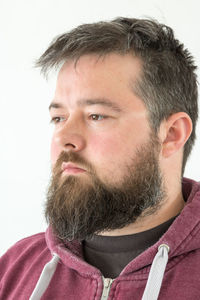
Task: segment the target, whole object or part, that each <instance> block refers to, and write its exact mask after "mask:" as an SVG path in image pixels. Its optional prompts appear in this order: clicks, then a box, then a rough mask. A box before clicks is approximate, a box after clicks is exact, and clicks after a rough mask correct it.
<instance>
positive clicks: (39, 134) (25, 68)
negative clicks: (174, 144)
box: [0, 0, 200, 254]
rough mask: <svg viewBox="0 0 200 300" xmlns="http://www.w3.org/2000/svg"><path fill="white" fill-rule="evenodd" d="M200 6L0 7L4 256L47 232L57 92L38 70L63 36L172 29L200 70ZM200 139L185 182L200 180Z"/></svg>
mask: <svg viewBox="0 0 200 300" xmlns="http://www.w3.org/2000/svg"><path fill="white" fill-rule="evenodd" d="M199 11H200V5H199V1H198V0H196V1H195V0H190V1H188V0H176V1H174V0H167V1H164V0H154V1H153V0H138V1H136V0H123V1H119V0H101V1H95V0H83V1H81V0H80V1H78V0H73V1H68V0H0V234H1V235H0V254H3V252H5V250H6V249H7V248H8V247H10V246H11V245H12V244H13V243H15V242H16V241H17V240H19V239H21V238H23V237H26V236H28V235H31V234H34V233H37V232H40V231H44V230H45V228H46V224H45V221H44V217H43V210H44V209H43V207H44V201H45V191H46V187H47V185H48V181H49V175H50V158H49V145H50V138H51V130H52V129H51V126H50V125H49V115H48V105H49V102H50V100H51V95H52V86H53V84H52V83H51V82H50V83H48V84H47V83H46V82H45V80H44V79H43V78H42V76H41V75H40V74H39V71H38V70H36V69H34V68H33V64H34V60H35V59H36V58H38V57H39V56H40V54H42V52H43V51H44V50H45V49H46V48H47V46H48V44H49V42H50V41H51V40H52V38H54V37H55V36H56V35H58V34H61V33H63V32H65V31H68V30H70V29H71V28H72V27H74V26H77V25H79V24H81V23H86V22H94V21H98V20H107V19H111V18H114V17H117V16H127V17H153V18H156V19H158V20H159V21H161V22H163V23H165V24H167V25H169V26H171V27H172V28H173V29H174V30H175V32H176V36H177V37H178V38H179V39H180V40H181V41H182V42H184V44H185V45H186V46H187V47H188V48H189V50H190V51H191V52H192V53H193V55H194V57H195V59H196V63H197V65H199V64H200V21H199ZM197 131H198V139H197V142H196V145H195V148H194V150H193V153H192V156H191V158H190V160H189V162H188V165H187V169H186V172H185V176H187V177H191V178H194V179H196V180H198V179H199V178H200V168H199V162H200V158H199V150H200V133H199V132H200V126H199V124H198V130H197Z"/></svg>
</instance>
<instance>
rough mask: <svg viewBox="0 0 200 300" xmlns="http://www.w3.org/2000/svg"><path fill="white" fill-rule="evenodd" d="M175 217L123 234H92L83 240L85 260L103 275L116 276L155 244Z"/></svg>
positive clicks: (107, 276)
mask: <svg viewBox="0 0 200 300" xmlns="http://www.w3.org/2000/svg"><path fill="white" fill-rule="evenodd" d="M174 220H175V217H174V218H172V219H170V220H168V221H167V222H165V223H163V224H160V225H159V226H157V227H154V228H152V229H150V230H147V231H143V232H140V233H136V234H130V235H123V236H101V235H94V236H93V238H92V239H91V240H85V241H84V242H83V251H84V257H85V260H86V261H87V262H88V263H89V264H91V265H93V266H95V267H96V268H98V269H99V270H100V271H101V272H102V274H103V276H104V277H106V278H116V277H117V276H118V275H119V274H120V273H121V271H122V270H123V269H124V267H125V266H126V265H127V264H128V263H129V262H130V261H131V260H133V259H134V258H135V257H136V256H138V255H139V254H141V253H142V252H143V251H145V250H146V249H147V248H148V247H150V246H152V245H153V244H155V243H156V242H157V241H158V240H159V239H160V237H161V236H162V235H163V234H164V233H165V232H166V231H167V229H168V228H169V227H170V225H171V224H172V223H173V221H174Z"/></svg>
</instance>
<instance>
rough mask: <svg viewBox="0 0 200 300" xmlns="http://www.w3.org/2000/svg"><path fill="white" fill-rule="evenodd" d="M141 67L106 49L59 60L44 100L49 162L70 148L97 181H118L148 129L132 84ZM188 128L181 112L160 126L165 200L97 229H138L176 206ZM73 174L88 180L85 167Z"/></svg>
mask: <svg viewBox="0 0 200 300" xmlns="http://www.w3.org/2000/svg"><path fill="white" fill-rule="evenodd" d="M141 72H142V64H141V62H140V60H139V59H138V58H136V57H133V56H132V55H123V56H122V55H118V54H110V55H107V56H106V57H104V58H98V57H97V56H95V55H85V56H83V57H81V58H80V59H79V60H78V62H77V64H76V66H75V63H74V61H69V62H66V63H65V64H64V65H63V67H62V68H61V70H60V72H59V75H58V79H57V86H56V91H55V96H54V99H53V101H52V103H51V105H50V114H51V118H52V122H54V124H55V130H54V134H53V137H52V144H51V161H52V166H54V165H55V163H56V161H57V159H58V157H59V155H60V153H61V152H62V151H66V152H68V151H73V152H76V153H77V154H79V156H80V157H82V158H83V159H85V160H87V161H88V162H90V163H91V165H92V166H93V168H95V172H96V173H97V174H98V177H99V178H100V179H101V180H102V182H104V183H109V184H111V185H113V186H114V185H118V184H120V182H121V181H122V180H123V177H124V176H125V175H126V174H125V172H126V170H127V166H128V165H130V164H132V161H131V158H132V157H134V155H136V153H137V149H139V148H140V147H141V146H142V145H144V144H145V143H146V141H148V140H149V137H150V133H151V128H150V126H149V122H148V112H147V109H146V107H145V105H144V103H143V102H142V100H141V99H140V98H139V97H137V96H136V95H134V92H133V89H132V85H133V84H134V82H135V81H136V80H137V78H139V76H140V74H141ZM102 102H103V103H102ZM191 130H192V122H191V120H190V118H189V116H188V115H187V114H186V113H183V112H179V113H176V114H173V115H171V116H170V118H169V119H168V120H164V121H163V122H162V124H161V126H160V129H159V132H158V138H159V140H160V144H161V150H160V154H159V157H158V160H159V165H160V169H161V172H162V177H163V179H164V185H165V189H166V191H167V199H166V201H165V202H164V204H163V205H162V206H161V208H160V209H159V211H157V212H156V213H155V214H154V215H150V216H147V217H144V218H141V219H140V218H139V219H138V220H137V221H136V222H135V223H133V224H130V225H128V226H126V227H124V228H121V229H116V230H113V231H108V232H103V233H102V234H104V235H123V234H132V233H136V232H141V231H144V230H147V229H150V228H153V227H155V226H157V225H159V224H161V223H163V222H165V221H166V220H168V219H169V218H171V217H173V216H175V215H177V214H178V213H179V212H180V211H181V210H182V208H183V207H184V200H183V197H182V192H181V163H182V155H183V146H184V144H185V142H186V141H187V139H188V137H189V136H190V133H191ZM77 166H78V167H81V166H79V165H77ZM69 172H70V171H69ZM69 172H68V173H67V172H66V173H65V174H64V176H68V175H69V174H70V173H69ZM70 175H72V174H70ZM73 176H82V180H86V181H87V180H89V177H88V175H87V172H80V173H79V172H78V173H75V174H74V173H73Z"/></svg>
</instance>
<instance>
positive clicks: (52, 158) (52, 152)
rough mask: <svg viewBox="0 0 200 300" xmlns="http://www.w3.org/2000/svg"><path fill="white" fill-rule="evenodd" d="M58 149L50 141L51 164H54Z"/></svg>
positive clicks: (58, 152)
mask: <svg viewBox="0 0 200 300" xmlns="http://www.w3.org/2000/svg"><path fill="white" fill-rule="evenodd" d="M59 154H60V149H59V147H58V146H57V145H56V144H55V143H54V142H53V141H52V143H51V164H52V165H54V164H55V163H56V161H57V159H58V157H59Z"/></svg>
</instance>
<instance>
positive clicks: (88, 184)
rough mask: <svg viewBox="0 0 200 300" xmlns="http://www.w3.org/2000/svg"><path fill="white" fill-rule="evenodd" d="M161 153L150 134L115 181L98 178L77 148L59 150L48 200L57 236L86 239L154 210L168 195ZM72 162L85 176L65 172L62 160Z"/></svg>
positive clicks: (48, 217)
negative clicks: (162, 169) (67, 174)
mask: <svg viewBox="0 0 200 300" xmlns="http://www.w3.org/2000/svg"><path fill="white" fill-rule="evenodd" d="M159 152H160V144H159V142H158V140H157V137H156V136H155V135H154V136H153V135H152V136H151V139H150V141H149V142H147V143H145V145H142V146H141V147H140V148H139V149H138V150H137V151H136V153H135V155H134V157H133V158H132V161H131V163H130V165H128V166H126V168H125V169H126V172H124V176H123V178H122V179H121V182H120V184H119V183H117V184H116V185H115V184H113V183H112V184H109V183H108V182H106V183H104V182H103V181H102V180H100V178H99V177H98V175H97V174H96V172H95V169H94V168H93V166H92V165H91V164H90V163H89V162H87V161H86V160H85V159H83V158H81V157H80V156H79V154H77V153H76V152H65V151H63V152H61V154H60V156H59V158H58V160H57V162H56V164H55V167H54V169H53V175H52V178H51V182H50V185H49V188H48V191H47V201H46V205H45V216H46V220H47V222H48V223H49V224H50V226H51V227H52V229H53V231H54V233H55V234H56V236H58V237H59V238H60V239H62V240H65V241H66V240H68V241H71V240H74V239H76V240H79V241H82V240H84V239H89V238H92V236H93V235H94V234H98V233H102V232H104V231H111V230H114V229H120V228H123V227H125V226H127V225H129V224H131V223H134V222H135V221H136V220H137V219H138V218H143V217H145V216H148V215H151V214H153V213H155V212H156V211H157V210H158V209H159V208H160V206H161V205H162V203H163V201H164V199H165V196H166V193H165V189H164V185H163V180H162V176H161V171H160V168H159V159H158V157H159ZM69 161H70V162H73V163H78V164H79V166H80V167H81V168H82V167H83V168H84V169H86V170H87V173H86V175H85V174H83V175H82V174H81V176H73V175H69V176H62V171H61V165H62V163H63V162H69ZM85 176H87V178H85Z"/></svg>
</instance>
